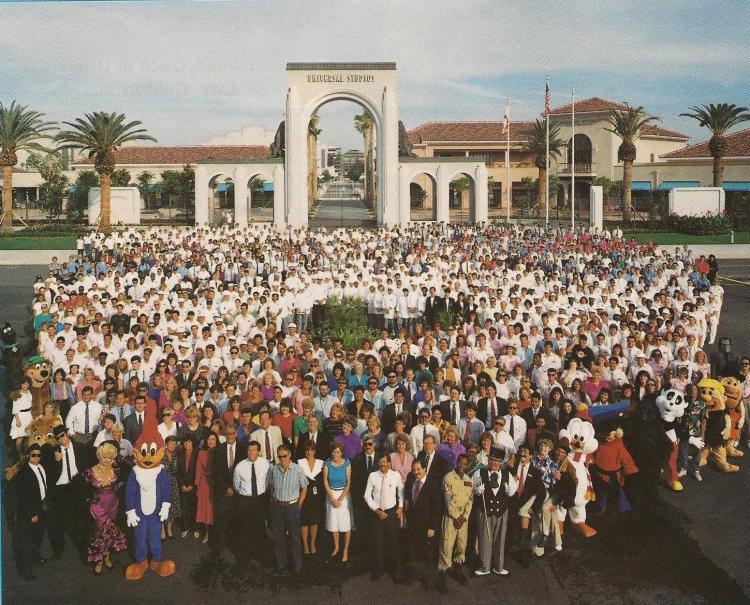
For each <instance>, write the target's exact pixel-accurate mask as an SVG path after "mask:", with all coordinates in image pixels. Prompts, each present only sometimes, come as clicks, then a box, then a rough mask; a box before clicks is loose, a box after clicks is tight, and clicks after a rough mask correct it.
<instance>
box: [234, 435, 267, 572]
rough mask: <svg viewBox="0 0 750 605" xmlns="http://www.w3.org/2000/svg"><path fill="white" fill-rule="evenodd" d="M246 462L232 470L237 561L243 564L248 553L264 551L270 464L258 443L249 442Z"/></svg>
mask: <svg viewBox="0 0 750 605" xmlns="http://www.w3.org/2000/svg"><path fill="white" fill-rule="evenodd" d="M246 452H247V458H245V459H244V460H242V461H241V462H238V463H237V464H236V466H235V467H234V473H233V479H232V487H233V490H234V493H236V494H237V498H238V501H237V514H238V518H240V519H242V523H240V524H239V525H238V526H237V529H238V535H237V551H238V552H237V557H238V559H239V560H240V562H241V563H247V562H248V561H249V560H250V556H251V554H252V553H258V552H260V551H262V550H264V549H265V548H267V545H268V541H267V537H266V516H267V510H268V497H267V494H266V476H267V475H268V471H269V469H270V468H271V464H270V463H269V462H268V460H266V459H265V458H263V457H261V455H260V443H258V442H257V441H252V440H251V441H250V442H248V444H247V448H246Z"/></svg>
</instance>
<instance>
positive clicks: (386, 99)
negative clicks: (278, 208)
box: [285, 63, 400, 226]
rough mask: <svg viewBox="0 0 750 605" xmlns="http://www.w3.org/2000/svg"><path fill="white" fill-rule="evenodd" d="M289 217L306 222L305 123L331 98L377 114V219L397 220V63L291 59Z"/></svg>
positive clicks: (297, 223)
mask: <svg viewBox="0 0 750 605" xmlns="http://www.w3.org/2000/svg"><path fill="white" fill-rule="evenodd" d="M287 79H288V83H289V86H288V89H287V109H286V122H285V137H286V141H285V143H286V147H285V152H286V193H287V195H286V210H287V222H288V223H289V224H290V225H293V226H307V212H306V211H305V208H304V207H303V203H306V200H307V178H306V176H307V141H306V136H307V125H308V123H309V121H310V117H311V116H312V114H313V113H314V112H315V110H316V109H317V108H318V107H320V106H321V105H324V104H326V103H329V102H331V101H337V100H344V101H352V102H354V103H357V104H358V105H361V106H362V107H364V108H365V109H366V110H367V111H368V112H369V113H370V114H371V115H372V117H373V120H374V122H375V133H376V139H377V142H378V144H377V147H376V150H375V151H376V153H375V158H376V159H375V163H376V166H377V169H378V179H377V189H376V209H375V214H376V217H377V221H378V224H381V225H382V224H385V225H395V224H397V223H398V222H399V218H400V213H399V195H398V186H397V182H396V181H397V179H396V175H397V172H398V106H397V104H396V65H395V64H394V63H289V64H287Z"/></svg>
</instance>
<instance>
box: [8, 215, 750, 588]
mask: <svg viewBox="0 0 750 605" xmlns="http://www.w3.org/2000/svg"><path fill="white" fill-rule="evenodd" d="M717 272H718V264H717V262H716V260H715V259H714V258H712V257H711V258H708V259H706V258H703V257H700V258H696V257H695V256H694V255H693V254H692V252H691V251H690V250H689V249H688V248H687V247H684V248H678V249H675V250H674V252H673V253H667V252H664V251H658V250H657V249H656V248H655V247H654V246H651V245H640V244H636V243H635V242H633V241H630V242H628V241H625V240H623V239H621V238H618V237H614V236H613V234H611V233H607V232H605V233H601V234H596V233H590V232H587V231H580V232H577V233H570V232H565V231H552V230H543V229H540V228H530V229H522V228H516V229H515V230H507V229H504V228H501V227H497V226H482V227H478V226H461V227H458V226H447V225H415V226H410V227H408V228H396V229H390V230H389V229H379V230H359V229H347V230H343V229H341V230H335V231H332V232H328V231H325V230H321V231H319V232H312V231H306V230H295V229H288V230H284V231H278V230H276V229H275V228H274V227H272V226H251V227H239V226H237V227H230V226H223V227H220V228H216V227H214V228H191V229H182V228H165V227H161V228H150V229H144V230H136V229H126V230H124V231H120V232H115V233H112V234H108V235H103V234H98V233H92V234H88V235H86V236H85V237H81V238H80V239H79V241H78V250H77V253H76V254H73V255H71V256H70V258H68V259H64V260H59V259H57V258H54V259H53V260H52V263H51V264H50V266H49V272H48V274H47V275H46V276H38V277H37V279H36V283H35V284H34V298H33V301H32V304H31V308H32V315H33V325H34V330H35V334H36V346H37V350H36V354H37V359H40V360H42V362H44V363H47V364H48V365H49V369H50V372H49V375H50V398H49V401H48V402H45V404H46V405H45V406H44V407H43V411H42V412H41V413H42V414H43V415H45V416H49V417H51V418H53V419H54V422H53V424H54V425H55V427H54V431H53V432H54V442H55V443H54V444H43V445H38V444H32V445H31V446H30V447H27V443H26V436H27V429H28V426H29V423H31V422H32V421H33V420H34V417H33V415H32V412H31V405H30V397H31V395H30V387H31V382H30V381H29V380H28V379H25V380H23V381H22V382H21V384H19V385H16V386H17V387H18V391H17V392H16V394H15V398H14V399H13V410H12V415H11V427H10V430H9V438H10V439H12V440H13V441H14V444H15V446H16V450H17V452H18V455H19V456H20V457H21V462H22V464H23V468H22V469H21V471H20V473H19V474H18V476H17V477H16V481H18V484H19V485H18V489H17V490H15V492H16V495H17V497H16V510H17V532H18V536H17V537H18V539H19V540H20V541H21V542H22V544H20V546H19V549H18V556H17V562H18V566H19V571H20V572H21V574H22V575H23V576H24V577H25V578H27V579H32V578H33V577H34V574H33V565H35V564H36V563H37V562H42V563H44V562H45V559H42V558H41V557H40V545H41V542H42V537H43V535H44V532H45V530H46V532H47V534H48V536H49V541H50V545H51V548H52V556H53V557H59V556H60V555H61V553H62V552H63V549H64V546H65V541H66V534H67V535H69V536H70V539H71V540H72V543H73V544H74V545H75V547H76V548H77V550H78V553H79V554H80V556H81V557H82V559H83V560H85V561H87V562H88V563H89V564H90V565H91V566H92V567H93V570H94V572H95V573H97V574H100V573H102V572H103V570H104V569H106V568H111V567H112V565H113V563H112V558H111V556H112V555H113V554H114V553H116V552H118V551H122V550H124V549H126V548H127V541H126V536H127V535H128V529H127V526H128V524H129V523H128V515H129V514H130V511H126V510H125V506H124V504H123V498H124V486H125V483H126V479H127V477H128V475H129V473H130V472H132V468H133V464H134V463H133V459H134V458H133V454H134V452H133V447H134V444H136V442H137V440H138V438H139V436H140V434H141V431H142V429H143V424H144V416H145V415H147V414H154V413H155V414H156V415H157V421H158V431H159V434H160V435H161V437H162V438H163V441H164V446H163V447H164V458H163V462H162V464H163V465H164V467H165V468H166V470H167V473H168V476H169V487H170V490H171V506H170V507H169V509H168V515H166V516H165V518H164V519H163V524H162V528H161V532H162V535H161V539H163V540H169V539H171V538H175V537H176V538H179V539H194V540H198V541H199V543H203V544H207V548H209V547H210V548H212V549H214V552H220V551H221V550H222V549H224V548H228V549H230V550H231V551H232V552H233V553H235V555H236V556H237V559H238V560H239V561H240V562H246V561H250V560H251V559H253V558H255V557H256V556H257V554H258V552H260V551H261V550H263V549H264V548H266V547H267V546H268V545H271V546H272V548H273V552H274V555H275V559H276V563H277V565H278V567H279V571H280V572H281V573H291V574H299V573H300V571H301V570H302V568H303V566H304V565H305V560H306V558H308V557H314V556H318V542H319V536H318V534H319V531H320V530H321V529H324V530H325V531H326V532H329V533H330V536H331V542H330V543H331V545H332V548H331V551H330V552H325V553H321V554H322V555H323V556H328V557H330V558H331V559H332V560H334V561H336V562H337V563H338V564H342V565H343V564H346V563H348V562H349V561H350V557H353V556H356V557H366V558H367V559H368V560H369V561H371V564H370V567H369V568H370V570H371V573H372V575H373V578H374V579H377V578H379V577H380V576H381V575H383V573H385V572H386V571H389V572H390V573H391V574H392V575H393V577H394V579H396V580H397V581H402V580H403V579H404V578H405V577H407V575H408V574H407V570H410V569H412V566H417V567H418V568H419V569H421V570H422V571H421V572H420V573H421V574H422V575H421V579H422V580H423V581H424V583H425V585H426V586H435V587H437V588H438V589H439V590H441V591H445V590H446V589H447V583H446V577H447V576H448V575H451V576H452V577H453V578H455V580H456V581H458V582H460V583H465V582H466V581H467V577H466V576H467V575H468V574H470V575H476V576H484V575H488V574H491V573H495V574H497V575H500V576H504V575H507V574H508V573H509V569H508V567H509V566H507V565H506V558H505V551H506V542H507V543H508V544H511V545H513V547H514V549H516V550H517V552H518V553H519V560H520V561H521V562H524V561H525V560H526V559H527V558H528V557H531V556H533V555H537V556H541V555H545V554H546V555H553V554H555V553H556V552H559V551H561V550H562V549H563V548H564V539H563V536H564V527H565V521H566V511H567V510H568V509H569V508H571V507H572V506H573V505H572V503H571V498H572V497H571V496H570V492H571V490H572V491H573V492H575V491H576V485H575V482H576V478H575V473H571V472H570V467H571V462H570V460H569V455H570V451H571V450H570V443H569V442H568V440H567V439H561V431H565V430H566V429H567V428H568V426H569V423H570V422H571V421H572V420H573V419H576V418H578V419H583V420H585V421H592V420H595V419H596V418H598V417H602V418H605V417H606V421H603V422H601V423H598V422H595V425H596V429H597V436H598V437H599V440H600V442H602V443H604V442H612V441H613V440H617V439H620V436H619V434H618V433H617V431H616V429H617V428H619V427H620V426H622V425H623V424H627V422H628V419H629V418H632V417H635V416H637V415H638V414H639V413H641V410H643V409H645V407H647V406H648V405H653V402H654V400H655V399H656V397H657V396H658V394H659V393H660V392H661V391H663V390H666V389H674V390H676V391H678V392H679V393H681V394H683V396H684V398H685V400H686V401H687V402H688V411H689V412H690V413H686V414H685V417H684V418H683V419H681V420H680V423H679V426H678V427H677V432H678V433H679V434H680V435H681V436H684V443H685V447H681V448H680V456H679V460H678V467H679V469H678V470H679V475H680V476H681V477H682V476H685V475H688V474H689V475H690V476H691V477H692V478H693V479H695V480H696V482H700V481H701V479H702V476H701V472H702V469H701V462H702V461H700V453H699V448H698V447H697V446H695V445H692V444H691V443H692V442H689V440H688V437H689V436H694V433H695V431H696V426H697V435H698V437H700V436H701V431H702V430H703V429H702V427H703V425H704V424H705V408H703V409H702V408H701V404H700V397H699V393H698V388H697V386H696V385H697V384H698V383H699V382H700V381H701V380H702V379H706V378H715V377H717V376H719V375H721V376H726V375H729V374H732V375H735V376H737V378H738V380H740V381H742V385H743V406H746V405H747V402H748V400H750V359H748V358H746V357H742V358H738V357H737V356H736V355H735V354H732V353H730V352H728V351H727V350H726V349H727V348H728V347H724V351H723V353H722V354H716V355H712V356H709V355H707V353H706V351H705V349H704V347H706V346H707V345H709V344H712V343H713V342H714V340H715V338H716V334H717V328H718V325H719V319H720V315H721V309H722V301H723V289H722V287H721V285H719V283H718V280H717ZM337 304H346V305H359V306H360V307H361V309H360V310H361V313H362V315H363V318H366V322H367V326H368V327H369V332H368V334H371V336H369V337H368V335H367V334H366V335H365V336H363V337H362V338H361V339H359V340H358V341H357V342H345V341H344V340H338V339H332V338H330V337H329V335H327V334H326V326H327V325H328V324H327V323H326V322H327V319H326V311H327V309H328V308H329V306H331V305H337ZM603 409H606V410H616V411H617V414H603V415H601V416H599V412H601V411H602V410H603ZM701 415H703V416H701ZM696 416H697V418H696ZM696 422H697V424H696ZM626 433H627V430H626ZM742 437H744V439H745V440H746V438H747V435H746V434H745V435H743V436H742ZM736 445H737V446H739V445H740V444H739V443H737V444H736ZM612 451H614V450H613V449H612V448H601V455H599V456H598V455H597V452H594V453H593V454H592V456H591V458H590V465H589V470H590V473H591V478H592V486H591V487H592V488H593V490H594V491H595V492H596V495H597V498H596V500H595V501H594V500H592V503H591V504H590V505H589V509H590V510H591V511H593V512H596V513H602V514H603V513H605V512H607V510H608V509H609V512H613V510H614V511H617V510H619V511H620V512H625V511H627V510H629V509H630V506H631V504H630V502H629V501H628V497H629V496H632V495H631V494H630V493H629V491H628V490H625V491H623V490H622V489H620V490H619V492H618V487H622V486H625V487H628V485H627V477H629V476H632V475H635V474H637V473H638V460H637V459H636V460H634V459H633V457H631V455H630V453H629V452H628V449H627V448H626V447H625V446H622V447H618V448H617V449H616V452H617V455H612ZM613 486H614V492H613ZM694 488H697V483H696V484H695V485H690V486H689V489H694ZM626 492H627V493H626ZM630 499H631V500H632V497H631V498H630ZM635 504H636V506H637V504H638V503H637V502H635ZM572 516H573V513H572V511H571V520H573V519H572ZM92 522H93V523H92Z"/></svg>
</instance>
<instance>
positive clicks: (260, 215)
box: [247, 173, 274, 223]
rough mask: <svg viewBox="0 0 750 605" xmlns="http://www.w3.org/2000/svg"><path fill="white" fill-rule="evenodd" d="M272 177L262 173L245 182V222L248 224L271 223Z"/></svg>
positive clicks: (272, 217)
mask: <svg viewBox="0 0 750 605" xmlns="http://www.w3.org/2000/svg"><path fill="white" fill-rule="evenodd" d="M273 196H274V185H273V177H271V176H268V175H267V174H264V173H258V174H254V175H253V176H251V177H250V178H249V179H248V181H247V220H248V222H250V223H270V222H273V219H274V216H273Z"/></svg>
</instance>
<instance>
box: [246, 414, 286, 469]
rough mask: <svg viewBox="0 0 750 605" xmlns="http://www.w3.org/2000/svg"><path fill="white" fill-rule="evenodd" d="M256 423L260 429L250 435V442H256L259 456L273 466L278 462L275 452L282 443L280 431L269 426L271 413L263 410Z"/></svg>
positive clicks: (275, 427)
mask: <svg viewBox="0 0 750 605" xmlns="http://www.w3.org/2000/svg"><path fill="white" fill-rule="evenodd" d="M258 422H259V423H260V428H259V429H257V430H255V431H253V432H252V433H251V434H250V441H257V442H258V443H259V444H260V455H261V456H263V457H264V458H266V459H267V460H268V461H269V462H273V463H274V464H275V463H276V462H277V461H278V458H277V457H276V450H277V449H278V447H279V446H280V445H281V443H282V437H281V429H280V428H279V427H277V426H271V413H270V412H268V411H265V410H264V411H262V412H261V413H260V415H259V418H258Z"/></svg>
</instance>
